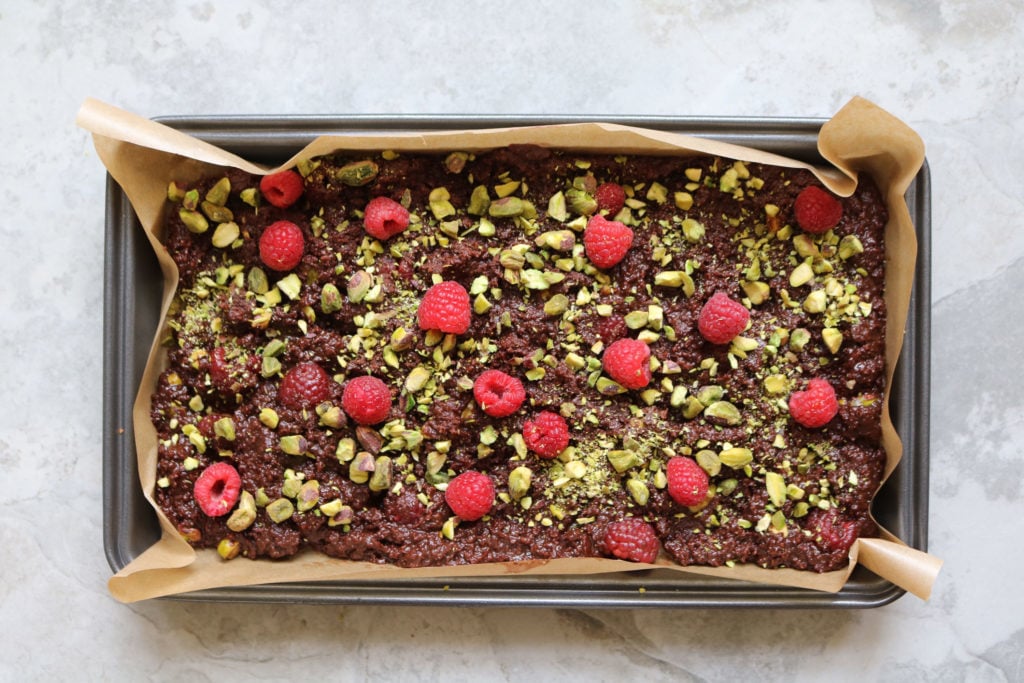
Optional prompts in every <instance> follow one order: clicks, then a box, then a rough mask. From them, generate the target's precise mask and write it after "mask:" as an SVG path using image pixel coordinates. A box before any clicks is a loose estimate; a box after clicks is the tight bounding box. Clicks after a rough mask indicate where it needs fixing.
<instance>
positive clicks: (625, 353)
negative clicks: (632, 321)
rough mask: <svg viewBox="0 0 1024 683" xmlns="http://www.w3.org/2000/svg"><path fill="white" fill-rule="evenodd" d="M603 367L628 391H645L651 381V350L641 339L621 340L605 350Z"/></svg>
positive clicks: (602, 360) (602, 359) (602, 361)
mask: <svg viewBox="0 0 1024 683" xmlns="http://www.w3.org/2000/svg"><path fill="white" fill-rule="evenodd" d="M601 365H602V366H603V367H604V371H605V372H607V373H608V376H609V377H611V378H612V379H613V380H615V381H616V382H618V383H619V384H621V385H622V386H624V387H626V388H627V389H643V388H644V387H646V386H647V385H648V384H649V383H650V381H651V350H650V349H649V348H648V347H647V344H644V343H643V342H642V341H640V340H639V339H619V340H617V341H615V342H612V344H611V346H609V347H608V348H607V349H605V350H604V356H602V358H601Z"/></svg>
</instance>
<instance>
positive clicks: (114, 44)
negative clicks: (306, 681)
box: [0, 0, 1024, 681]
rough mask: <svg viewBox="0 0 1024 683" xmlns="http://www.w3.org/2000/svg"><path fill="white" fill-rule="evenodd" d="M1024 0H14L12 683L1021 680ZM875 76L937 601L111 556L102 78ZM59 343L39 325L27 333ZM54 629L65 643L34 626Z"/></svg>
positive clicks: (560, 93)
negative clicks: (924, 189)
mask: <svg viewBox="0 0 1024 683" xmlns="http://www.w3.org/2000/svg"><path fill="white" fill-rule="evenodd" d="M1022 46H1024V3H1022V2H1021V1H1020V0H1011V1H1009V2H1006V1H998V2H997V1H995V0H981V1H977V2H973V1H972V2H968V1H967V0H942V1H934V2H930V1H926V0H910V1H906V2H900V1H899V0H874V1H873V2H848V3H839V2H835V3H833V2H821V1H816V0H796V1H794V2H789V3H784V4H782V3H755V2H749V1H747V0H723V1H720V2H716V3H714V4H704V3H685V2H672V1H670V0H647V1H644V2H633V3H611V2H567V3H540V2H529V1H526V2H522V3H520V4H519V5H517V6H516V7H515V10H514V11H510V9H509V8H497V9H496V8H495V6H494V3H483V2H468V3H463V4H461V5H459V6H458V8H456V4H455V3H445V2H441V1H439V0H434V1H428V0H423V1H421V2H416V3H411V2H388V3H355V2H338V3H282V2H274V1H271V0H259V1H256V2H249V3H242V2H219V3H214V2H204V1H201V0H196V1H195V2H179V1H175V0H168V1H166V2H163V3H160V4H158V5H157V4H151V3H133V2H126V1H124V0H105V1H104V2H102V3H85V2H68V3H44V2H24V3H7V4H5V5H4V7H3V8H0V54H2V56H3V60H4V61H3V63H4V64H5V65H6V67H5V69H4V70H3V73H2V75H0V81H2V83H3V85H4V90H5V91H6V92H7V93H8V96H7V98H6V99H5V102H4V104H3V105H0V106H2V108H3V113H4V119H5V125H4V127H3V130H2V132H0V136H2V139H3V147H4V150H5V152H4V158H5V160H6V161H7V164H6V165H7V168H8V171H7V172H6V173H5V179H4V186H3V189H2V194H3V196H4V200H5V201H4V204H5V206H6V209H5V218H4V220H3V221H0V235H2V243H3V244H4V246H5V249H4V258H3V261H2V265H0V273H2V274H3V278H2V279H3V282H4V286H3V287H0V310H3V312H4V315H3V316H2V318H0V347H2V348H6V349H8V352H9V353H10V354H11V365H10V366H9V367H8V369H7V370H6V371H5V387H6V390H5V391H4V392H3V394H2V398H0V402H2V410H0V467H2V470H0V471H2V472H3V482H4V487H3V488H4V492H5V495H4V496H2V497H0V547H2V548H3V549H4V557H5V558H6V560H7V569H6V570H5V571H4V572H3V574H2V575H0V632H2V633H3V634H4V637H3V638H2V639H0V679H9V678H13V677H14V676H15V675H17V676H19V677H20V678H28V679H30V680H42V679H46V680H51V679H57V680H61V679H65V678H71V677H77V678H84V679H86V680H140V679H156V680H214V679H217V680H225V679H228V680H233V679H238V678H243V677H253V678H268V679H270V678H278V679H279V678H286V677H288V678H290V677H296V676H301V677H302V678H321V677H324V676H330V677H333V678H342V679H345V680H348V679H363V678H366V677H369V676H370V675H374V676H375V677H381V678H383V677H385V676H386V677H389V678H392V679H398V680H512V681H521V680H527V679H531V678H532V679H542V680H546V679H554V678H558V679H562V680H595V679H596V680H613V679H630V680H632V679H633V678H636V679H640V678H641V677H643V679H644V680H673V681H680V680H703V679H722V678H726V677H730V678H738V679H743V680H749V679H758V680H787V681H792V680H796V681H803V680H806V681H817V680H859V679H875V680H980V681H1014V680H1022V679H1024V597H1022V594H1021V592H1020V591H1016V590H1007V589H1006V588H1004V586H1006V587H1008V586H1009V583H1010V582H1009V579H1010V578H1012V576H1014V575H1019V574H1020V571H1019V569H1014V568H1015V567H1019V566H1021V564H1022V563H1024V549H1022V545H1021V544H1019V543H1016V542H1015V541H1016V533H1015V531H1014V529H1016V527H1017V524H1016V522H1017V520H1018V519H1019V516H1021V515H1024V504H1022V499H1021V493H1022V484H1021V477H1020V471H1021V466H1020V463H1021V455H1020V449H1021V446H1022V445H1024V417H1022V416H1024V389H1022V386H1021V383H1020V377H1021V373H1020V372H1019V371H1018V370H1017V365H1018V364H1017V362H1016V352H1015V350H1016V347H1017V345H1018V340H1019V339H1021V338H1022V337H1024V317H1022V316H1021V315H1020V311H1021V308H1020V303H1019V299H1020V297H1019V294H1020V292H1021V291H1024V267H1022V266H1024V225H1022V223H1024V219H1022V215H1024V191H1022V187H1024V185H1022V183H1021V182H1020V179H1021V177H1024V164H1022V163H1021V159H1022V158H1024V138H1022V135H1021V132H1020V128H1019V121H1020V120H1021V117H1022V116H1024V93H1022V79H1021V71H1020V66H1019V65H1020V63H1021V61H1022V57H1024V54H1022V52H1024V49H1022ZM853 95H861V96H864V97H866V98H868V99H870V100H873V101H875V102H876V103H878V104H880V105H881V106H883V107H884V108H886V109H888V110H889V111H891V112H892V113H894V114H895V115H897V116H899V117H900V118H902V119H903V120H904V121H906V122H907V123H908V124H910V125H911V126H912V127H913V128H914V129H915V130H916V131H917V132H918V133H919V134H920V135H921V136H922V137H923V139H924V140H925V143H926V145H927V154H928V160H929V164H930V168H931V178H932V187H933V203H932V212H933V233H932V270H933V276H932V277H933V279H932V291H931V294H932V337H931V344H932V377H931V386H932V396H931V425H932V427H931V434H930V440H931V451H930V461H931V491H930V518H929V550H930V552H931V553H933V554H934V555H936V556H938V557H940V558H942V559H944V560H945V562H946V564H945V566H944V568H943V570H942V572H941V574H940V576H939V579H938V581H937V583H936V585H935V590H934V593H933V596H932V598H931V600H930V601H928V602H924V601H921V600H918V599H917V598H914V597H912V596H909V595H907V596H904V597H903V598H901V599H899V600H897V601H896V602H895V603H893V604H890V605H887V606H885V607H881V608H878V609H872V610H853V611H841V610H839V611H810V610H794V611H767V610H761V611H755V610H751V611H741V610H664V609H635V610H633V609H628V610H599V609H582V610H577V609H547V608H537V609H525V608H491V609H483V608H445V607H430V608H427V607H387V606H350V607H340V606H301V605H250V604H201V603H182V602H173V601H153V602H147V603H141V604H134V605H130V606H129V605H122V604H120V603H118V602H116V601H114V600H113V599H112V598H111V597H110V596H109V594H108V592H107V588H106V581H107V579H108V578H109V576H110V568H109V567H108V566H107V563H106V560H105V557H104V553H103V535H102V534H103V517H102V507H101V496H102V481H101V462H102V450H101V442H102V438H103V420H102V406H101V394H100V389H101V386H102V381H103V372H104V368H103V364H102V357H103V335H102V333H103V315H102V311H103V278H104V264H103V250H104V245H103V239H104V237H103V221H104V190H105V188H104V177H103V168H102V165H101V164H100V162H99V160H98V158H97V157H96V154H95V152H94V151H93V149H92V143H91V140H90V139H89V136H88V135H87V134H86V133H85V132H84V131H82V130H80V129H78V128H76V127H75V125H74V116H75V113H76V111H77V109H78V107H79V105H80V104H81V103H82V101H83V100H84V99H85V98H86V97H90V96H91V97H96V98H99V99H101V100H105V101H107V102H110V103H112V104H115V105H118V106H120V107H123V108H125V109H128V110H130V111H134V112H136V113H138V114H141V115H144V116H160V115H170V114H183V115H190V114H299V113H302V114H367V113H383V114H395V113H410V114H415V113H452V114H552V115H557V114H585V115H592V116H600V115H615V114H621V115H658V114H664V115H703V116H717V115H731V116H758V117H760V116H785V117H791V116H797V117H827V116H830V115H831V114H832V113H834V112H835V111H836V110H837V109H838V108H839V107H840V106H841V105H842V104H844V103H845V102H846V101H847V100H848V99H849V98H850V97H851V96H853ZM26 340H42V341H43V343H38V342H35V343H31V342H30V343H26ZM43 644H45V645H46V648H45V651H46V652H48V653H50V652H52V653H53V654H43V652H44V650H43V648H41V647H40V646H41V645H43Z"/></svg>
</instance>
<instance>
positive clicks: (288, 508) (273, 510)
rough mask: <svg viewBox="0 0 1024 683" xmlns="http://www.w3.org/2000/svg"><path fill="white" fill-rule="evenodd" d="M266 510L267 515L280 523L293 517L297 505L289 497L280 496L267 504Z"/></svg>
mask: <svg viewBox="0 0 1024 683" xmlns="http://www.w3.org/2000/svg"><path fill="white" fill-rule="evenodd" d="M266 511H267V517H269V518H270V520H271V521H272V522H275V523H277V524H280V523H281V522H285V521H287V520H289V519H291V517H292V515H294V514H295V505H294V504H293V503H292V502H291V501H290V500H288V499H287V498H278V499H277V500H272V501H270V502H269V503H268V504H267V507H266Z"/></svg>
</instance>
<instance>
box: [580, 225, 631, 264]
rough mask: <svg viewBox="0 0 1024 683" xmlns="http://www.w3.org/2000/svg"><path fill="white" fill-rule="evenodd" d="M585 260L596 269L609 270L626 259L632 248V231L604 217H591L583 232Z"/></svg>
mask: <svg viewBox="0 0 1024 683" xmlns="http://www.w3.org/2000/svg"><path fill="white" fill-rule="evenodd" d="M583 246H584V247H585V248H586V251H587V258H589V259H590V261H591V263H593V264H594V265H595V266H597V267H598V268H611V267H612V266H614V265H615V264H617V263H618V262H619V261H621V260H622V259H624V258H625V257H626V252H627V251H629V248H630V247H631V246H633V231H632V230H630V229H629V228H628V227H626V226H625V225H623V224H622V223H619V222H618V221H610V220H608V219H606V218H605V217H604V216H591V218H590V220H589V221H587V228H586V230H584V231H583Z"/></svg>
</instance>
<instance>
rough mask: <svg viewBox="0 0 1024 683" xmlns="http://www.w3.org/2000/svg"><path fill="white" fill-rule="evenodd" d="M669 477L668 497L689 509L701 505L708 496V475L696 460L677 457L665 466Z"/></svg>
mask: <svg viewBox="0 0 1024 683" xmlns="http://www.w3.org/2000/svg"><path fill="white" fill-rule="evenodd" d="M665 469H666V475H667V476H668V495H670V496H672V500H674V501H675V502H677V503H679V504H680V505H685V506H687V507H690V506H693V505H700V504H701V503H703V502H704V499H705V498H707V495H708V474H707V472H705V471H704V470H703V469H701V466H700V465H698V464H697V461H696V460H692V459H690V458H684V457H682V456H681V455H677V456H674V457H671V458H669V459H668V464H667V465H666V466H665Z"/></svg>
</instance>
